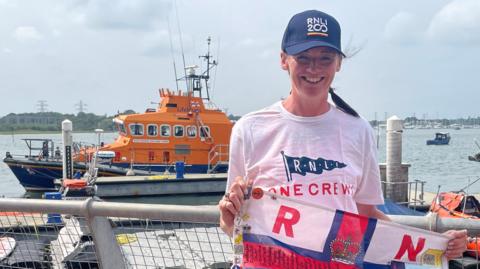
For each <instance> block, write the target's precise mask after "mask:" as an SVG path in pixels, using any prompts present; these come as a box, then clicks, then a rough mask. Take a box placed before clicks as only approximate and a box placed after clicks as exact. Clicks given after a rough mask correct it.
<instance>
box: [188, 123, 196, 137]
mask: <svg viewBox="0 0 480 269" xmlns="http://www.w3.org/2000/svg"><path fill="white" fill-rule="evenodd" d="M187 136H188V137H190V138H194V137H197V127H196V126H187Z"/></svg>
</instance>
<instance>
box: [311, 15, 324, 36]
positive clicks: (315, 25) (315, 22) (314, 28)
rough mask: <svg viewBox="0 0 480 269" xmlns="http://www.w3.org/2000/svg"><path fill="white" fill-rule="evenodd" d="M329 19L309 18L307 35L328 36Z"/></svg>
mask: <svg viewBox="0 0 480 269" xmlns="http://www.w3.org/2000/svg"><path fill="white" fill-rule="evenodd" d="M327 24H328V22H327V19H322V18H307V35H309V36H311V35H320V36H328V33H327V32H328V27H327Z"/></svg>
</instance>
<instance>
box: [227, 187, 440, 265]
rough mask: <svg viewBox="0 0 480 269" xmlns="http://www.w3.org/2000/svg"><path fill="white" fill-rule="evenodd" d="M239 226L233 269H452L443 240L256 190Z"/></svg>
mask: <svg viewBox="0 0 480 269" xmlns="http://www.w3.org/2000/svg"><path fill="white" fill-rule="evenodd" d="M250 196H251V197H250V198H249V199H248V200H246V201H245V204H244V206H243V208H242V212H241V213H240V214H239V215H238V216H237V218H236V220H235V228H234V243H235V249H234V252H235V257H234V266H233V268H244V269H246V268H256V269H258V268H274V269H284V268H289V269H295V268H312V269H313V268H366V269H369V268H374V269H383V268H385V269H386V268H395V269H397V268H398V269H402V268H419V267H422V268H445V269H446V268H448V262H447V260H446V259H445V257H444V255H443V254H444V252H445V250H446V248H447V244H448V241H449V238H448V237H447V236H445V235H442V234H438V233H434V232H430V231H425V230H421V229H416V228H412V227H408V226H402V225H399V224H395V223H392V222H388V221H382V220H377V219H372V218H367V217H365V216H360V215H357V214H353V213H349V212H344V211H340V210H332V209H329V208H324V207H321V206H318V205H312V204H308V203H305V202H303V201H296V200H294V199H292V198H289V197H283V196H279V195H276V194H274V193H271V192H268V191H267V190H265V189H262V188H260V187H254V188H253V189H252V191H251V195H250Z"/></svg>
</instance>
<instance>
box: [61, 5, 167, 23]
mask: <svg viewBox="0 0 480 269" xmlns="http://www.w3.org/2000/svg"><path fill="white" fill-rule="evenodd" d="M70 7H71V8H73V9H75V10H76V11H79V12H80V14H77V16H75V18H76V20H77V21H83V22H84V23H86V24H87V25H88V26H90V27H92V28H101V29H120V30H121V29H132V30H150V29H152V27H153V26H154V25H155V24H156V23H157V22H159V21H166V20H167V14H169V13H170V10H171V3H170V1H167V0H136V1H129V0H119V1H110V0H96V1H86V2H83V3H81V2H78V1H77V2H74V3H73V4H71V6H70Z"/></svg>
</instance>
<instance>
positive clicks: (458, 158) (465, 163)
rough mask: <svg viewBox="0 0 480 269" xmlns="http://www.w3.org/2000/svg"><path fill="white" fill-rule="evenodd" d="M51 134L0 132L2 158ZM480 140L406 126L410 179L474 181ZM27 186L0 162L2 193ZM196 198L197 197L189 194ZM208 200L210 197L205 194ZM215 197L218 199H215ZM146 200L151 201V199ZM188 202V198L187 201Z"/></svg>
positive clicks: (444, 184)
mask: <svg viewBox="0 0 480 269" xmlns="http://www.w3.org/2000/svg"><path fill="white" fill-rule="evenodd" d="M435 132H450V134H451V137H452V139H451V141H450V145H447V146H427V145H426V143H425V142H426V140H427V139H432V138H433V137H434V135H435ZM379 134H380V135H379V138H380V139H379V150H378V154H379V161H380V162H384V161H385V155H386V154H385V151H386V150H385V129H381V130H380V132H379ZM45 137H48V138H51V139H53V140H54V143H55V144H56V145H59V146H60V145H61V135H60V134H33V135H32V134H15V135H0V154H1V155H2V158H3V157H4V156H5V155H4V154H5V152H6V151H10V152H11V153H12V154H26V153H28V152H27V147H26V145H25V142H24V141H23V140H21V139H22V138H45ZM115 137H116V134H115V133H105V134H102V136H101V141H104V142H105V143H109V142H112V141H113V140H114V139H115ZM73 138H74V141H82V142H85V143H97V141H98V137H97V135H96V134H94V133H75V134H74V135H73ZM475 139H479V140H480V129H461V130H451V129H449V130H447V129H444V130H443V129H407V130H404V133H403V149H402V155H403V162H404V163H409V164H411V167H410V171H409V179H410V180H423V181H426V182H427V183H426V185H425V189H426V191H429V192H436V191H437V188H438V186H439V185H440V186H441V187H440V188H441V190H443V191H447V190H448V191H455V190H460V189H461V188H463V187H464V186H466V185H467V184H468V183H469V181H470V182H473V181H474V180H476V179H477V178H479V177H480V163H478V162H472V161H469V160H468V155H474V154H475V153H477V152H480V149H479V148H478V147H477V146H476V145H475V142H474V140H475ZM466 191H468V192H469V193H480V181H479V182H477V183H476V184H473V185H472V186H470V187H469V188H468V190H466ZM24 192H25V191H24V189H23V188H22V186H21V185H20V184H19V183H18V181H17V179H16V178H15V176H14V175H13V174H12V172H11V171H10V169H8V167H7V166H6V165H5V164H4V163H3V162H0V196H5V197H21V196H23V195H24ZM186 199H187V200H188V199H191V200H195V199H199V198H198V197H197V198H195V197H190V198H186ZM202 199H203V200H205V203H209V202H208V201H209V199H210V198H209V197H204V198H202ZM213 200H216V199H213ZM145 201H147V202H148V199H146V200H145ZM166 201H167V203H176V202H179V201H177V200H176V199H173V197H171V198H169V199H167V200H166ZM187 203H188V202H187Z"/></svg>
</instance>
